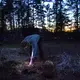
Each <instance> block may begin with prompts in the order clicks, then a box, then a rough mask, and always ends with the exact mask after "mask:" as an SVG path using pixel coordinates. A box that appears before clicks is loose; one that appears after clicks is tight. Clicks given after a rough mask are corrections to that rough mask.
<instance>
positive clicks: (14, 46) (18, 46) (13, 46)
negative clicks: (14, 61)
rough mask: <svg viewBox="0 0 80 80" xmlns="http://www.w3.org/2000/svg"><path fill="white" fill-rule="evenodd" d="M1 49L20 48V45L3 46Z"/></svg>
mask: <svg viewBox="0 0 80 80" xmlns="http://www.w3.org/2000/svg"><path fill="white" fill-rule="evenodd" d="M0 48H20V44H3V45H1V46H0Z"/></svg>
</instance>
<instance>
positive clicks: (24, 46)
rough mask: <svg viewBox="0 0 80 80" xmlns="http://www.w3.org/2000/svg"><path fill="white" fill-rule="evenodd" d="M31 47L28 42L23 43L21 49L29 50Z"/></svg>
mask: <svg viewBox="0 0 80 80" xmlns="http://www.w3.org/2000/svg"><path fill="white" fill-rule="evenodd" d="M28 46H29V43H28V42H21V47H22V48H27V47H28Z"/></svg>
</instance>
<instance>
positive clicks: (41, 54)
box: [38, 38, 44, 60]
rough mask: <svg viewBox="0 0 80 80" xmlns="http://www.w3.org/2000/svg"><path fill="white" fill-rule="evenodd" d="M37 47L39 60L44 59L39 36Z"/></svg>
mask: <svg viewBox="0 0 80 80" xmlns="http://www.w3.org/2000/svg"><path fill="white" fill-rule="evenodd" d="M38 48H39V57H40V60H44V53H43V49H42V40H41V38H40V40H39V42H38Z"/></svg>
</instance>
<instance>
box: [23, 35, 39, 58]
mask: <svg viewBox="0 0 80 80" xmlns="http://www.w3.org/2000/svg"><path fill="white" fill-rule="evenodd" d="M39 39H40V35H38V34H33V35H29V36H27V37H25V38H24V40H23V41H22V42H28V43H30V44H31V45H32V53H33V57H35V56H37V55H38V41H39Z"/></svg>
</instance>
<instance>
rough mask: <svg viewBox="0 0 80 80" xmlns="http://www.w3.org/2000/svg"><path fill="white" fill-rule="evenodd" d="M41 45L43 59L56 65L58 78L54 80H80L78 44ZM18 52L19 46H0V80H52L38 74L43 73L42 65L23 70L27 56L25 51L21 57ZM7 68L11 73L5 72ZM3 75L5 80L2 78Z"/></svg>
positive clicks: (49, 43) (36, 64) (39, 63)
mask: <svg viewBox="0 0 80 80" xmlns="http://www.w3.org/2000/svg"><path fill="white" fill-rule="evenodd" d="M42 44H43V46H42V48H43V52H44V55H45V59H46V60H50V61H52V62H53V63H54V64H55V65H56V68H55V69H56V70H57V71H56V72H57V76H58V78H57V77H56V78H55V79H54V80H80V77H79V75H80V43H79V42H75V43H74V42H59V41H58V42H43V43H42ZM19 51H20V45H19V44H12V45H11V44H4V45H3V46H0V75H2V76H0V79H2V80H7V79H8V80H9V79H10V80H17V78H18V79H19V80H26V79H27V80H32V79H33V80H46V79H48V80H53V78H52V77H51V78H47V77H44V76H43V75H41V74H40V73H41V72H43V71H42V70H41V69H40V67H41V66H42V65H43V64H44V63H41V62H37V63H35V67H32V68H29V69H28V68H27V67H26V68H27V69H25V68H24V65H25V62H28V61H27V60H28V58H29V54H27V50H26V54H22V55H21V54H19ZM2 65H3V67H2ZM16 66H17V67H16ZM13 67H14V68H13ZM8 68H9V69H11V71H12V72H11V71H10V70H6V69H8ZM13 69H14V70H13ZM37 70H38V72H37ZM5 71H6V73H5ZM1 72H3V74H1ZM15 73H16V74H15ZM6 74H7V76H6ZM4 75H5V78H4V77H3V76H4ZM17 75H18V76H17ZM10 76H11V77H10ZM30 76H31V77H30ZM39 76H40V77H39ZM12 77H14V78H12Z"/></svg>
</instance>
